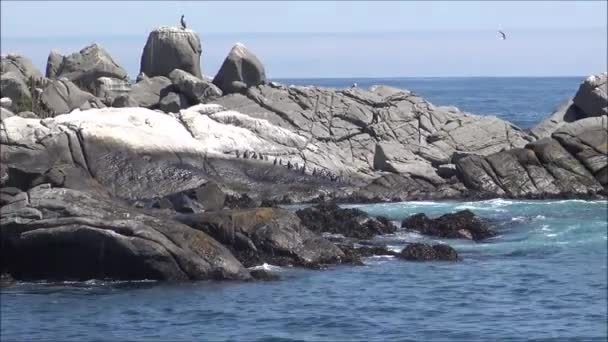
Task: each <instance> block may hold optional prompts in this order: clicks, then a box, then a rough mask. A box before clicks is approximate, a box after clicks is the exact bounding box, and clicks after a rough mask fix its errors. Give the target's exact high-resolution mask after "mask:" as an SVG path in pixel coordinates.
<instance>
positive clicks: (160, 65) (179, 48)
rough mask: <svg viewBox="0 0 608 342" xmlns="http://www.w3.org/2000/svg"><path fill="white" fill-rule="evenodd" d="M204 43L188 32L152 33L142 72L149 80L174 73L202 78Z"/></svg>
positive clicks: (161, 30)
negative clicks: (176, 70) (177, 70)
mask: <svg viewBox="0 0 608 342" xmlns="http://www.w3.org/2000/svg"><path fill="white" fill-rule="evenodd" d="M201 52H202V48H201V40H200V38H199V36H198V34H197V33H196V32H194V31H192V30H189V29H185V30H182V29H179V28H176V27H160V28H157V29H155V30H154V31H152V32H150V35H149V36H148V41H147V42H146V46H145V47H144V51H143V53H142V55H141V69H140V72H143V73H145V74H146V75H148V77H154V76H169V74H170V73H171V72H172V71H173V70H175V69H181V70H184V71H185V72H187V73H189V74H192V75H194V76H196V77H198V78H201V77H202V75H201V62H200V60H201Z"/></svg>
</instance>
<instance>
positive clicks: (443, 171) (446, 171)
mask: <svg viewBox="0 0 608 342" xmlns="http://www.w3.org/2000/svg"><path fill="white" fill-rule="evenodd" d="M437 175H439V177H441V178H445V179H448V178H452V177H454V176H456V165H454V164H443V165H439V166H438V167H437Z"/></svg>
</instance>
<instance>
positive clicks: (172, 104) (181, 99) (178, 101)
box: [158, 92, 188, 113]
mask: <svg viewBox="0 0 608 342" xmlns="http://www.w3.org/2000/svg"><path fill="white" fill-rule="evenodd" d="M158 108H159V109H160V110H162V111H163V112H165V113H177V112H179V110H180V109H183V108H188V99H186V97H185V96H184V95H182V94H181V93H174V92H169V93H168V94H167V95H165V96H163V98H162V99H160V102H159V103H158Z"/></svg>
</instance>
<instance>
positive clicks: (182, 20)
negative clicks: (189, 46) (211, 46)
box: [180, 14, 186, 30]
mask: <svg viewBox="0 0 608 342" xmlns="http://www.w3.org/2000/svg"><path fill="white" fill-rule="evenodd" d="M180 22H181V24H182V30H185V29H186V21H185V20H184V15H183V14H182V18H181V19H180Z"/></svg>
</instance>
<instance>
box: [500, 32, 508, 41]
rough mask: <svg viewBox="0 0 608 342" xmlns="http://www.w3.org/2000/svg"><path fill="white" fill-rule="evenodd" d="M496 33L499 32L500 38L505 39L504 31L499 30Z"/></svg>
mask: <svg viewBox="0 0 608 342" xmlns="http://www.w3.org/2000/svg"><path fill="white" fill-rule="evenodd" d="M498 33H499V34H500V40H506V39H507V35H506V34H505V33H504V32H502V31H500V30H499V31H498Z"/></svg>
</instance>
